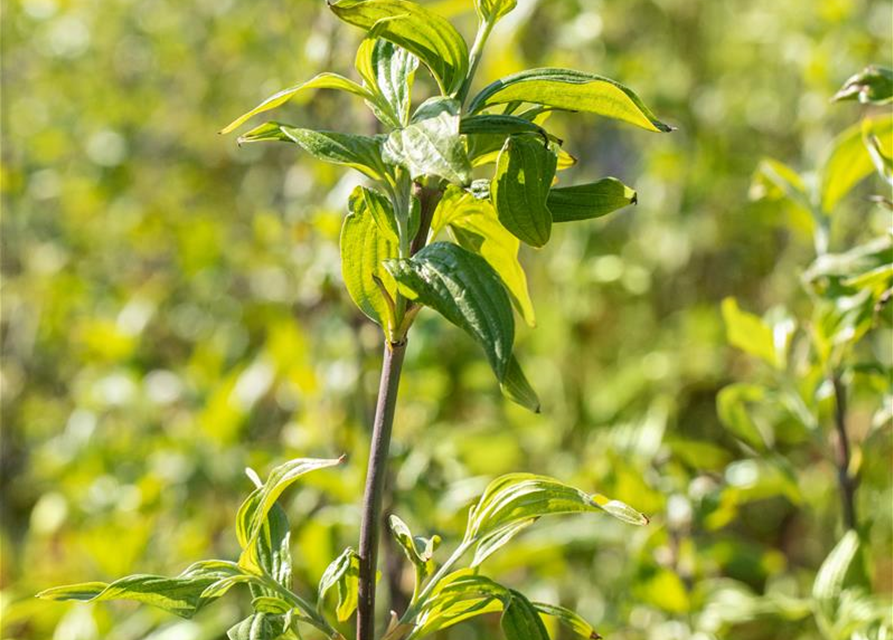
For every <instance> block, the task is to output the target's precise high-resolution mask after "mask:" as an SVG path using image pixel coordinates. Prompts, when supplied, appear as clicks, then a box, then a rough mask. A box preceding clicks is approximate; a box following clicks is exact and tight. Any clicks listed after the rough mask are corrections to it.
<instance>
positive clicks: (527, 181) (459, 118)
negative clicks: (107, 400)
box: [40, 0, 671, 640]
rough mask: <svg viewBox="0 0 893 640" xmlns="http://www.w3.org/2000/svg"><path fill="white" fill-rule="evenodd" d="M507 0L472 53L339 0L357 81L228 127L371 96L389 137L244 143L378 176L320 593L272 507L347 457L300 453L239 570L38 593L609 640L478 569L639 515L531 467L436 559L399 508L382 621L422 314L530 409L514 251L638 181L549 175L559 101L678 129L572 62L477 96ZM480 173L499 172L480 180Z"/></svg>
mask: <svg viewBox="0 0 893 640" xmlns="http://www.w3.org/2000/svg"><path fill="white" fill-rule="evenodd" d="M515 4H516V2H515V0H475V10H476V12H477V16H478V21H479V26H478V31H477V35H476V37H475V40H474V43H473V44H472V46H471V49H470V50H469V49H468V46H467V44H466V42H465V40H464V39H463V38H462V36H461V35H460V34H459V32H458V31H456V29H455V28H454V27H453V26H452V25H451V24H450V23H449V22H448V21H447V20H445V19H444V18H442V17H440V16H439V15H437V14H435V13H433V12H432V11H430V10H428V9H426V8H425V7H423V6H421V5H419V4H417V3H415V2H412V1H410V0H340V1H338V2H334V3H332V4H330V5H329V8H330V9H331V11H332V12H333V13H334V14H335V16H337V17H338V18H339V19H341V20H343V21H344V22H346V23H348V24H351V25H354V26H355V27H358V28H360V29H362V30H363V31H364V32H365V38H364V39H363V40H362V42H361V44H360V46H359V50H358V52H357V56H356V71H357V75H358V76H359V80H352V79H350V78H348V77H345V76H342V75H338V74H335V73H329V72H326V73H321V74H319V75H317V76H316V77H314V78H312V79H311V80H309V81H307V82H304V83H302V84H298V85H296V86H293V87H290V88H288V89H285V90H283V91H280V92H278V93H276V94H275V95H273V96H271V97H269V98H267V99H266V100H264V101H263V102H262V103H261V104H259V105H258V106H257V107H255V108H254V109H252V110H251V111H249V112H247V113H245V114H244V115H242V116H241V117H239V118H238V119H236V120H235V121H234V122H233V123H232V124H230V125H229V126H227V127H226V128H225V129H224V130H223V131H222V133H229V132H232V131H234V130H236V129H237V128H239V127H241V126H242V125H243V124H244V123H246V122H247V121H248V120H249V119H252V118H253V117H254V116H257V115H259V114H261V113H265V112H267V111H270V110H272V109H275V108H277V107H280V106H282V105H284V104H285V103H286V102H288V101H289V100H290V99H291V98H292V97H294V96H295V95H297V94H299V93H303V92H307V91H310V90H313V89H334V90H339V91H345V92H347V93H350V94H353V95H355V96H357V97H358V98H361V99H362V100H363V101H364V102H365V104H366V105H367V106H368V107H369V109H370V110H371V111H372V113H373V114H374V116H375V117H376V118H377V119H378V120H379V121H380V122H381V124H382V125H383V127H384V128H385V129H386V130H387V133H384V134H380V135H374V136H368V135H361V134H358V133H343V132H335V131H320V130H316V129H310V128H302V127H298V126H294V125H291V124H285V123H283V122H279V121H270V122H266V123H264V124H261V125H259V126H256V127H254V128H252V129H250V130H249V131H247V132H246V133H243V134H242V135H241V136H240V138H239V142H240V143H248V142H264V141H278V142H285V143H288V144H294V145H297V146H298V147H299V148H301V149H302V150H303V151H305V152H307V153H309V154H310V155H312V156H314V157H315V158H317V159H319V160H323V161H326V162H333V163H336V164H341V165H346V166H348V167H351V168H353V169H356V170H357V171H359V172H360V173H362V174H363V175H365V176H366V178H367V179H368V183H367V184H366V185H365V186H358V187H357V188H356V189H355V190H354V191H353V193H352V194H351V195H350V198H349V200H348V203H347V209H348V214H347V216H346V217H345V219H344V223H343V227H342V231H341V241H340V242H341V266H342V274H343V278H344V283H345V286H346V288H347V291H348V293H349V295H350V297H351V298H352V299H353V301H354V302H355V303H356V305H357V307H359V309H360V310H361V311H362V312H363V313H364V314H365V315H366V316H368V317H369V319H370V320H372V321H373V322H375V323H377V324H378V325H380V326H381V329H382V331H383V338H384V358H383V365H382V373H381V385H380V391H379V397H378V403H377V407H376V414H375V419H374V424H373V434H372V442H371V447H370V454H369V464H368V468H367V478H366V489H365V494H364V497H363V503H362V523H361V531H360V541H359V546H358V551H354V550H353V549H352V548H348V549H346V550H345V551H344V552H343V553H342V554H341V555H340V556H339V557H338V558H336V559H335V560H334V561H333V562H332V563H331V565H330V566H329V568H328V569H327V570H326V571H325V573H324V574H323V576H322V577H321V579H320V582H319V585H318V588H317V589H316V593H315V594H313V595H312V596H311V594H308V593H306V592H303V593H299V592H298V591H296V590H293V585H292V580H291V560H290V551H289V525H288V519H287V516H286V513H285V511H284V510H283V508H282V507H281V506H280V505H279V504H278V503H277V499H278V497H279V496H280V495H281V494H282V492H283V491H285V489H286V488H287V487H288V486H289V485H290V484H292V483H293V482H295V481H296V480H297V479H298V478H299V477H300V476H302V475H303V474H305V473H308V472H311V471H314V470H317V469H322V468H326V467H333V466H336V465H338V464H339V462H341V459H329V460H318V459H298V460H292V461H290V462H287V463H285V464H282V465H280V466H278V467H276V468H275V469H273V470H272V472H271V473H270V475H269V476H268V478H267V480H266V481H261V480H260V479H259V478H258V477H257V476H256V474H252V475H253V478H254V480H255V482H256V485H257V488H256V489H255V490H254V492H253V493H251V495H250V496H249V497H248V498H247V499H246V500H245V502H244V503H243V505H242V507H241V509H240V510H239V513H238V515H237V518H236V531H237V535H238V539H239V543H240V545H241V548H242V553H241V556H240V557H239V558H238V560H237V561H225V560H208V561H202V562H198V563H196V564H194V565H192V566H191V567H189V568H188V569H186V570H185V571H184V572H183V573H181V574H180V575H179V576H177V577H174V578H165V577H160V576H148V575H135V576H130V577H127V578H123V579H120V580H117V581H115V582H113V583H111V584H105V583H98V582H92V583H86V584H80V585H73V586H67V587H59V588H55V589H50V590H48V591H45V592H43V593H42V594H40V595H41V596H42V597H44V598H49V599H56V600H82V601H96V600H111V599H129V600H136V601H139V602H144V603H148V604H152V605H155V606H158V607H161V608H163V609H167V610H168V611H171V612H173V613H176V614H178V615H181V616H185V617H189V616H191V615H193V614H194V613H195V612H196V611H198V610H199V609H200V608H202V607H203V606H205V605H207V604H209V603H210V602H212V601H214V600H216V599H217V598H219V597H221V596H223V595H224V593H226V592H227V591H228V590H229V589H230V588H232V587H234V586H236V585H240V584H242V585H245V586H246V587H247V588H248V589H249V590H250V591H251V594H252V596H253V601H252V604H253V613H252V614H251V615H250V616H248V617H247V618H245V619H244V620H243V621H241V622H239V623H238V624H236V625H235V626H234V627H233V628H232V629H230V631H229V637H230V638H231V639H232V640H248V639H250V640H273V639H280V640H284V639H292V640H293V639H295V638H300V637H301V633H302V629H307V628H315V629H317V630H319V631H321V632H322V633H323V634H324V635H325V636H326V637H328V638H333V639H337V638H343V637H344V635H343V633H344V631H343V630H344V627H345V625H347V626H349V623H348V621H349V620H350V618H351V617H352V616H353V614H354V612H356V619H357V620H356V638H357V640H373V638H376V637H381V638H386V639H387V640H416V639H418V638H422V637H425V636H428V635H431V634H433V633H435V632H437V631H439V630H441V629H444V628H446V627H448V626H450V625H453V624H456V623H459V622H462V621H464V620H467V619H469V618H472V617H474V616H478V615H482V614H485V613H489V612H501V616H502V617H501V626H502V629H503V631H504V633H505V636H506V637H507V638H508V639H509V640H541V639H542V640H545V639H547V638H548V633H547V631H546V627H545V625H544V624H543V622H542V620H541V617H540V616H542V615H545V616H553V617H555V618H557V619H558V620H559V621H560V622H563V623H565V624H567V625H568V626H569V627H570V628H571V629H572V630H573V631H575V632H577V633H579V634H580V635H582V636H584V637H590V638H597V637H599V636H598V634H596V632H595V630H594V629H593V628H592V627H591V626H590V625H589V623H587V622H586V621H585V620H583V618H581V617H580V616H579V615H577V614H576V613H574V612H572V611H569V610H567V609H564V608H562V607H559V606H555V605H549V604H544V603H538V602H532V601H531V600H529V599H528V598H527V597H525V596H524V595H523V594H521V593H520V592H518V591H516V590H514V589H511V588H510V587H507V586H504V585H502V584H499V583H498V582H495V581H494V580H492V579H490V578H487V577H485V576H484V575H483V574H482V573H481V571H482V565H483V564H484V563H485V561H486V560H487V558H488V557H490V555H491V554H493V553H494V552H496V551H497V550H499V549H500V548H501V547H503V546H504V545H505V544H507V543H508V542H509V541H510V540H511V539H512V538H513V537H514V536H516V535H517V534H518V533H520V532H521V531H523V530H524V529H526V528H527V527H529V526H530V525H532V524H533V523H534V522H535V521H536V520H537V519H539V518H540V517H542V516H545V515H554V514H568V513H582V512H605V513H607V514H609V515H612V516H614V517H615V518H618V519H620V520H622V521H624V522H627V523H630V524H633V525H643V524H646V523H647V519H646V518H645V517H644V516H643V515H641V514H640V513H638V512H637V511H635V510H634V509H632V508H631V507H629V506H627V505H626V504H623V503H621V502H619V501H616V500H611V499H609V498H606V497H605V496H603V495H600V494H590V493H587V492H584V491H582V490H580V489H577V488H574V487H571V486H568V485H566V484H564V483H562V482H560V481H558V480H555V479H552V478H548V477H543V476H538V475H533V474H527V473H513V474H509V475H505V476H502V477H499V478H497V479H496V480H494V481H493V482H492V483H491V484H490V485H489V486H488V487H487V489H486V490H485V492H484V494H483V495H482V496H481V498H480V500H479V501H478V502H477V504H476V505H475V506H474V507H472V508H471V510H470V512H469V514H468V524H467V528H466V532H465V535H464V537H463V538H462V540H461V541H459V543H458V545H457V546H456V547H455V549H454V550H453V552H452V553H451V554H450V555H449V556H447V557H446V558H445V559H440V558H438V557H437V556H436V551H437V547H438V544H439V541H440V538H439V537H438V536H433V537H431V538H421V537H416V536H414V535H413V534H412V532H410V530H409V529H408V527H407V526H406V524H405V523H404V522H403V521H402V520H400V519H399V518H398V517H397V516H396V515H391V516H390V519H389V528H390V532H391V534H392V535H393V536H394V537H395V539H396V541H397V542H398V543H399V545H400V546H401V547H402V549H403V551H404V552H405V554H406V558H407V560H408V561H409V562H410V563H411V564H412V566H413V567H414V571H415V589H414V593H413V595H412V598H411V600H410V603H409V605H408V607H407V608H406V610H405V611H402V612H397V613H393V612H392V615H391V620H390V622H389V624H388V625H387V628H386V629H380V628H379V629H377V628H376V624H375V582H376V581H375V576H376V565H377V551H378V543H379V523H380V522H381V518H380V515H381V504H382V495H383V491H384V479H385V477H386V468H387V458H388V449H389V443H390V439H391V428H392V425H393V422H394V412H395V405H396V395H397V388H398V385H399V381H400V373H401V369H402V366H403V359H404V354H405V350H406V345H407V336H408V333H409V331H410V328H411V327H412V324H413V322H414V320H415V318H416V317H417V315H418V314H419V312H420V311H421V310H422V309H424V308H429V309H432V310H433V311H435V312H437V313H439V314H440V315H442V316H443V317H444V318H445V319H446V320H448V321H449V322H451V323H452V324H454V325H456V326H458V327H460V328H461V329H462V330H464V331H465V332H466V333H468V334H469V336H471V338H473V339H474V340H475V341H477V342H478V343H479V344H480V346H481V347H482V348H483V350H484V353H485V355H486V357H487V360H488V362H489V364H490V366H491V367H492V369H493V372H494V374H495V376H496V379H497V381H498V383H499V385H500V387H501V388H502V390H503V392H504V393H505V395H506V396H508V397H509V398H510V399H511V400H513V401H515V402H517V403H519V404H521V405H522V406H524V407H526V408H527V409H529V410H531V411H536V412H538V411H539V410H540V402H539V399H538V397H537V394H536V393H535V391H534V390H533V388H532V387H531V385H530V384H529V382H528V380H527V378H526V377H525V375H524V373H523V371H522V368H521V366H520V364H519V362H518V360H517V358H516V357H515V354H514V352H513V343H514V335H515V319H514V313H515V312H517V314H518V315H519V316H520V317H521V318H522V319H523V320H524V321H525V322H527V323H528V324H530V325H533V323H534V309H533V304H532V302H531V299H530V295H529V293H528V290H527V281H526V277H525V274H524V270H523V269H522V267H521V265H520V263H519V261H518V250H519V247H520V244H521V243H522V242H523V243H525V244H527V245H530V246H532V247H542V246H544V245H545V244H546V243H547V242H548V241H549V238H550V235H551V230H552V226H553V224H563V223H569V222H579V221H584V220H591V219H594V218H598V217H601V216H604V215H606V214H609V213H611V212H613V211H616V210H617V209H620V208H622V207H625V206H627V205H629V204H633V203H635V202H636V192H635V191H633V190H632V189H631V188H629V187H627V186H625V185H624V184H623V183H621V182H620V181H619V180H617V179H615V178H604V179H602V180H599V181H597V182H593V183H587V184H580V185H574V186H560V187H559V186H555V183H556V172H558V171H561V170H562V169H565V168H567V167H569V166H571V165H572V164H573V163H574V159H573V157H572V156H571V155H570V154H568V153H567V152H565V151H564V150H563V149H562V141H561V140H559V139H558V138H556V137H555V136H554V135H552V134H550V133H549V132H548V131H547V130H546V129H545V128H544V123H545V121H546V119H547V118H548V116H549V115H550V114H551V113H552V112H553V111H574V112H586V113H592V114H596V115H601V116H605V117H608V118H613V119H616V120H621V121H624V122H627V123H630V124H633V125H636V126H638V127H641V128H642V129H645V130H648V131H654V132H667V131H670V130H671V127H669V126H668V125H666V124H664V123H662V122H661V121H659V120H658V119H657V118H656V117H655V116H654V114H653V113H652V112H651V111H650V110H649V109H648V108H647V107H646V106H645V105H644V104H643V103H642V101H641V100H640V99H639V98H638V96H636V94H635V93H633V92H632V91H631V90H630V89H628V88H626V87H624V86H623V85H621V84H619V83H617V82H615V81H613V80H610V79H608V78H604V77H602V76H599V75H595V74H591V73H585V72H582V71H573V70H569V69H555V68H542V69H531V70H528V71H523V72H521V73H517V74H514V75H511V76H508V77H505V78H502V79H500V80H498V81H496V82H493V83H492V84H490V85H488V86H486V87H484V88H483V89H482V90H481V91H480V92H478V93H477V94H475V95H474V96H473V97H471V98H470V99H469V95H470V88H471V86H472V81H473V78H474V75H475V71H476V69H477V67H478V64H479V63H480V60H481V56H482V54H483V51H484V47H485V45H486V43H487V40H488V37H489V35H490V32H491V30H492V29H493V27H494V25H496V23H497V22H498V21H499V20H500V19H501V18H502V17H504V16H505V15H506V14H508V13H509V12H510V11H511V10H512V9H514V7H515ZM420 65H421V66H423V67H425V69H426V70H427V71H428V72H429V73H430V75H431V77H432V78H433V81H434V85H435V86H436V93H435V95H433V96H432V97H430V98H428V99H427V100H424V101H423V102H421V104H418V105H417V106H416V105H413V100H412V96H413V82H414V78H415V74H416V72H417V70H418V67H419V66H420ZM486 172H489V173H490V174H491V175H490V177H486V178H478V179H475V176H477V175H484V174H485V173H486ZM463 561H464V567H462V565H461V563H462V562H463ZM330 593H332V594H337V596H336V597H335V598H333V599H334V600H335V603H334V605H335V606H334V609H332V608H330V606H329V604H328V599H327V595H328V594H330ZM333 613H334V616H333V615H332V614H333ZM382 626H383V625H382Z"/></svg>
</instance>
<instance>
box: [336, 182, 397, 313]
mask: <svg viewBox="0 0 893 640" xmlns="http://www.w3.org/2000/svg"><path fill="white" fill-rule="evenodd" d="M348 208H349V210H350V213H349V214H348V215H347V217H346V218H345V219H344V223H343V225H342V227H341V276H342V278H344V285H345V286H346V287H347V292H348V293H349V294H350V297H351V299H352V300H353V301H354V303H355V304H356V305H357V307H359V309H360V311H362V312H363V313H364V314H366V315H367V316H368V317H369V318H370V319H371V320H372V321H373V322H377V323H378V324H379V325H382V326H383V327H388V326H389V324H390V323H392V322H393V318H392V315H393V313H392V311H391V308H390V304H392V303H391V302H389V301H388V300H387V299H386V298H385V296H384V293H383V292H382V290H381V287H383V288H384V289H385V291H387V292H388V294H389V295H390V299H391V301H393V300H394V299H395V297H396V295H397V283H396V282H394V279H393V278H392V277H391V274H390V273H388V272H387V270H386V269H385V268H384V266H383V265H382V262H383V261H384V260H388V259H391V258H396V257H398V256H399V253H400V248H399V245H398V241H397V232H396V229H394V228H393V225H394V222H393V220H394V214H393V211H392V209H391V205H390V203H389V202H388V201H387V199H386V198H385V197H384V196H383V195H381V194H379V193H377V192H375V191H372V190H371V189H366V188H363V187H357V188H356V189H354V192H353V193H352V194H351V196H350V200H349V202H348ZM379 221H381V223H380V224H379ZM382 227H384V229H383V228H382ZM376 278H377V279H378V283H376Z"/></svg>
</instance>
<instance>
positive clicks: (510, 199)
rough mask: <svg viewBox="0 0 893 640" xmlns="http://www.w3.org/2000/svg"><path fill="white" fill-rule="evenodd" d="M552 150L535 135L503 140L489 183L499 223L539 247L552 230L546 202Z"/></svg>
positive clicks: (552, 172)
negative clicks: (494, 170)
mask: <svg viewBox="0 0 893 640" xmlns="http://www.w3.org/2000/svg"><path fill="white" fill-rule="evenodd" d="M556 164H557V158H556V156H555V154H554V153H553V152H552V151H551V149H549V148H548V146H547V145H544V144H543V141H542V140H540V139H538V138H537V137H535V136H530V135H524V136H512V137H510V138H508V139H507V140H506V141H505V146H503V148H502V151H501V152H500V153H499V159H498V160H497V161H496V173H495V174H494V176H493V182H492V184H491V186H490V199H491V200H492V202H493V206H494V207H496V214H497V216H498V217H499V221H500V222H501V223H502V226H503V227H505V228H506V229H508V230H509V231H510V232H511V233H512V234H513V235H514V236H515V237H516V238H518V239H519V240H521V241H522V242H525V243H527V244H529V245H531V246H533V247H542V246H543V245H544V244H546V242H548V241H549V237H550V236H551V233H552V214H551V212H550V211H549V208H548V206H547V205H546V199H547V197H548V195H549V189H550V187H551V186H552V179H553V178H554V176H555V168H556Z"/></svg>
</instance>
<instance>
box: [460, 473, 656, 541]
mask: <svg viewBox="0 0 893 640" xmlns="http://www.w3.org/2000/svg"><path fill="white" fill-rule="evenodd" d="M595 511H605V512H606V513H608V514H610V515H612V516H614V517H615V518H617V519H619V520H622V521H623V522H627V523H630V524H635V525H644V524H647V523H648V519H647V518H646V517H645V516H643V515H642V514H640V513H639V512H638V511H636V510H634V509H632V508H631V507H629V506H628V505H626V504H624V503H623V502H620V501H619V500H610V499H608V498H606V497H605V496H602V495H600V494H595V495H592V496H590V495H589V494H586V493H585V492H583V491H581V490H579V489H576V488H574V487H571V486H570V485H567V484H564V483H562V482H559V481H558V480H555V479H554V478H549V477H546V476H538V475H534V474H530V473H510V474H507V475H503V476H500V477H499V478H496V479H495V480H493V482H491V483H490V484H489V486H488V487H487V489H486V490H485V491H484V494H483V495H482V496H481V498H480V500H479V501H478V503H477V504H476V505H475V506H474V507H473V508H472V510H471V512H470V513H469V516H468V526H467V528H466V530H465V540H466V541H467V542H474V543H478V544H480V542H481V541H484V540H487V539H490V538H492V536H494V534H496V533H498V532H504V531H507V530H514V532H515V533H517V532H519V531H521V530H522V529H523V527H519V523H522V522H529V521H531V520H535V519H537V518H540V517H542V516H546V515H558V514H569V513H586V512H595ZM505 542H507V540H505V541H503V542H502V544H505Z"/></svg>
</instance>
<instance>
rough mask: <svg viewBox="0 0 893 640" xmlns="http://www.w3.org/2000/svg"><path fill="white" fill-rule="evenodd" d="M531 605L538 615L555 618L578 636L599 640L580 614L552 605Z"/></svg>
mask: <svg viewBox="0 0 893 640" xmlns="http://www.w3.org/2000/svg"><path fill="white" fill-rule="evenodd" d="M531 604H532V605H533V608H534V609H536V610H537V611H538V612H539V613H542V614H544V615H547V616H551V617H553V618H556V619H557V620H558V621H559V622H560V623H561V624H563V625H565V626H566V627H567V628H568V629H570V630H571V631H573V632H574V633H576V634H577V635H579V636H582V637H584V638H589V640H599V639H600V638H601V636H600V635H599V634H598V632H597V631H596V630H595V629H594V628H593V627H592V625H591V624H589V623H588V622H586V620H584V619H583V618H582V617H581V616H580V614H578V613H576V612H574V611H571V610H570V609H566V608H564V607H559V606H558V605H554V604H546V603H545V602H531Z"/></svg>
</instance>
